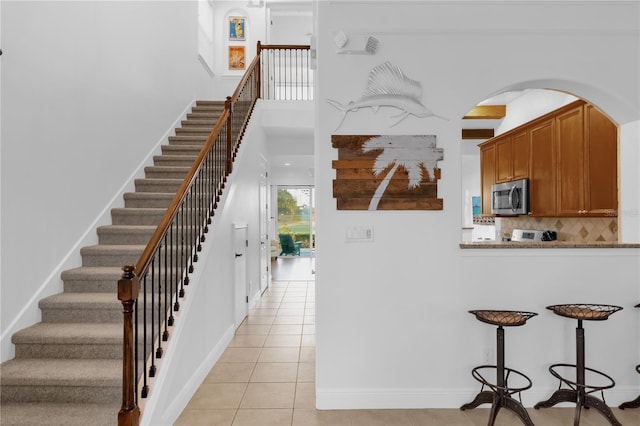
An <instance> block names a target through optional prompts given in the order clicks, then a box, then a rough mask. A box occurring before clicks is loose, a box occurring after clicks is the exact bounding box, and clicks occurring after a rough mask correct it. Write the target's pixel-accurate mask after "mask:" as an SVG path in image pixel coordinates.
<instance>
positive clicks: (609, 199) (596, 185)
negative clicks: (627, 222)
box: [584, 105, 618, 216]
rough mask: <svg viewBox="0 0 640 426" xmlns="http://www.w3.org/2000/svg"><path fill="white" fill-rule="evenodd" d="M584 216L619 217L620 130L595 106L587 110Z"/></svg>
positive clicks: (586, 107) (587, 107) (589, 106)
mask: <svg viewBox="0 0 640 426" xmlns="http://www.w3.org/2000/svg"><path fill="white" fill-rule="evenodd" d="M584 115H585V123H586V126H585V150H586V154H587V159H586V161H585V164H586V166H585V172H586V173H585V176H586V185H585V207H584V208H585V210H586V211H587V212H586V213H585V214H587V215H592V216H593V215H596V216H617V215H618V128H617V126H616V125H615V124H614V123H613V122H612V121H611V120H610V119H609V118H608V117H607V116H605V115H604V114H603V113H601V112H600V111H599V110H598V109H597V108H595V107H594V106H593V105H586V106H585V112H584Z"/></svg>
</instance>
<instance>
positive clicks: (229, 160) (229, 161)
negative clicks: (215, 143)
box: [224, 96, 235, 177]
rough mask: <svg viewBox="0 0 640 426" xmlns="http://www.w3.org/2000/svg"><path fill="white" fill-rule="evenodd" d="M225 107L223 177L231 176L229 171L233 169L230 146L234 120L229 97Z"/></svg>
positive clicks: (231, 148)
mask: <svg viewBox="0 0 640 426" xmlns="http://www.w3.org/2000/svg"><path fill="white" fill-rule="evenodd" d="M225 107H226V108H227V109H228V110H229V118H227V152H226V155H227V161H226V170H225V174H224V175H225V177H226V176H229V174H231V170H232V168H233V147H232V146H231V140H232V139H233V138H232V130H233V122H234V120H235V117H234V114H235V113H234V112H233V108H232V107H233V105H231V96H227V100H226V101H225Z"/></svg>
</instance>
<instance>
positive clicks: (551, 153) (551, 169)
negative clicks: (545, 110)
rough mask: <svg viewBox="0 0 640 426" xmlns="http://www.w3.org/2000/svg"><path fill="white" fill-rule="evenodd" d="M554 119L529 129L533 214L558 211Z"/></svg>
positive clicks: (544, 214) (531, 207)
mask: <svg viewBox="0 0 640 426" xmlns="http://www.w3.org/2000/svg"><path fill="white" fill-rule="evenodd" d="M554 139H555V135H554V121H553V119H550V120H547V121H543V122H541V123H539V124H537V125H535V126H533V127H531V128H530V129H529V140H530V143H531V173H530V175H529V190H530V191H529V205H530V209H531V215H532V216H554V215H555V213H556V153H555V140H554Z"/></svg>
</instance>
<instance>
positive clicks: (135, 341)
mask: <svg viewBox="0 0 640 426" xmlns="http://www.w3.org/2000/svg"><path fill="white" fill-rule="evenodd" d="M143 297H144V296H143ZM138 300H139V299H136V301H135V302H134V304H133V320H134V323H133V336H134V337H133V377H134V382H135V383H137V380H138V377H140V370H141V368H140V366H139V364H138V363H139V362H140V353H139V351H138V348H139V347H140V328H139V327H138V324H139V323H140V322H139V321H138ZM142 371H144V366H142ZM146 384H147V379H146V374H145V379H144V385H146ZM148 389H149V388H147V391H148ZM142 391H143V392H144V387H143V388H142ZM134 395H135V397H134V399H135V401H136V405H137V404H138V399H139V398H140V396H139V395H138V386H134ZM146 396H147V395H146V394H144V395H142V398H145V397H146Z"/></svg>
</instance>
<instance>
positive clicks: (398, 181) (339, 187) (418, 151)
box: [331, 135, 444, 210]
mask: <svg viewBox="0 0 640 426" xmlns="http://www.w3.org/2000/svg"><path fill="white" fill-rule="evenodd" d="M331 145H332V146H333V147H334V148H336V149H338V159H337V160H334V161H333V168H334V169H335V171H336V178H335V179H334V181H333V196H334V198H336V201H337V208H338V210H442V205H443V203H442V199H440V198H438V179H440V169H439V168H438V166H437V162H438V161H439V160H442V159H443V158H444V157H443V149H442V148H436V136H435V135H419V136H371V135H332V136H331Z"/></svg>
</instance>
